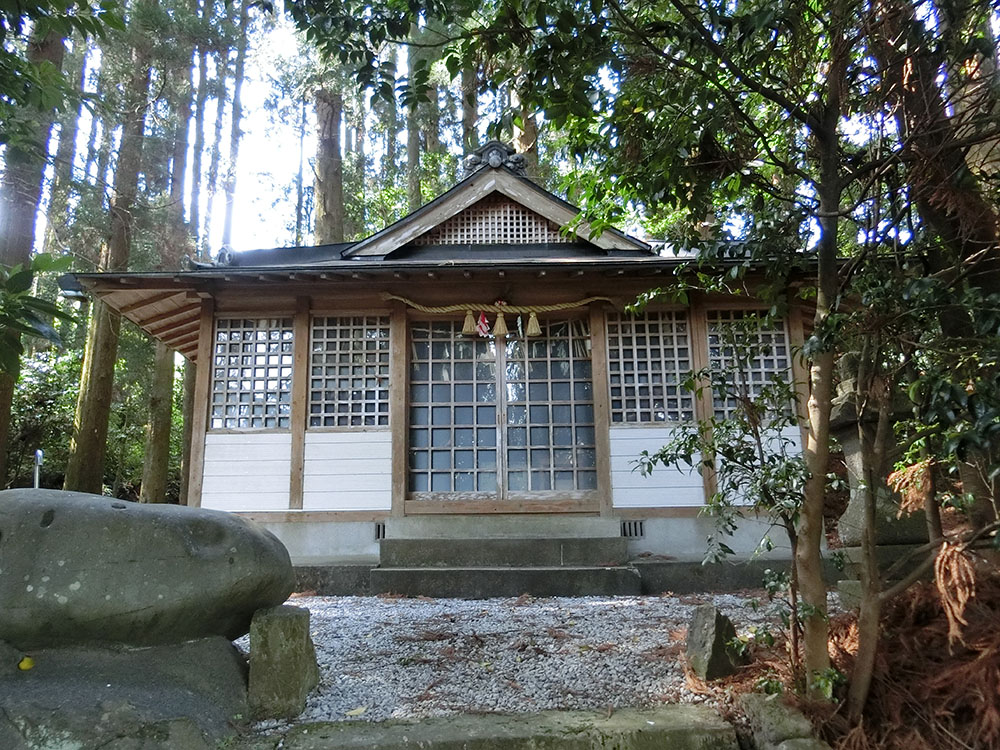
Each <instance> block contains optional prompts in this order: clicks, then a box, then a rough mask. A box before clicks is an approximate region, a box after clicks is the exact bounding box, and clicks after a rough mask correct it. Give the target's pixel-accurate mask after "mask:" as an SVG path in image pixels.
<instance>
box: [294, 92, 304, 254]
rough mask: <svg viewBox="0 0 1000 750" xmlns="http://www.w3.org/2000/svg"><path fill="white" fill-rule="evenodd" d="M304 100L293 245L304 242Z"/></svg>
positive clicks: (301, 106)
mask: <svg viewBox="0 0 1000 750" xmlns="http://www.w3.org/2000/svg"><path fill="white" fill-rule="evenodd" d="M305 169H306V100H305V97H303V99H302V102H301V104H300V108H299V170H298V172H296V174H295V244H296V245H302V244H303V243H304V242H305V229H304V228H305V209H306V206H305V192H306V185H305V181H306V178H305Z"/></svg>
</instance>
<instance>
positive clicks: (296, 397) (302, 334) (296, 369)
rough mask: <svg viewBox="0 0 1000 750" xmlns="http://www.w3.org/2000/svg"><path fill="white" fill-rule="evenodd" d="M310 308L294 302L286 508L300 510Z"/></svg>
mask: <svg viewBox="0 0 1000 750" xmlns="http://www.w3.org/2000/svg"><path fill="white" fill-rule="evenodd" d="M309 307H310V301H309V298H308V297H298V298H297V299H296V300H295V318H294V319H293V321H292V326H293V329H292V351H293V355H292V414H291V426H292V429H291V433H292V435H291V437H292V460H291V475H290V476H289V479H288V507H289V508H290V509H292V510H299V509H301V508H302V497H303V487H304V484H305V468H306V421H307V420H308V419H309V372H310V366H309V321H310V315H309Z"/></svg>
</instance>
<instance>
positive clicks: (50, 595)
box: [0, 489, 294, 649]
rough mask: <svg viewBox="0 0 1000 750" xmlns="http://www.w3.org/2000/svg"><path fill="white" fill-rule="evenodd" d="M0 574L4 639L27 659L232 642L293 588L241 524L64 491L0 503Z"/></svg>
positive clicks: (271, 552) (271, 553)
mask: <svg viewBox="0 0 1000 750" xmlns="http://www.w3.org/2000/svg"><path fill="white" fill-rule="evenodd" d="M0 570H2V575H0V601H2V602H3V603H4V606H3V607H2V608H0V639H4V640H7V641H9V642H10V643H11V644H12V645H14V646H17V647H18V648H23V649H31V648H36V647H47V646H56V645H64V644H66V645H68V644H81V643H95V642H104V643H123V644H129V645H153V644H162V643H180V642H182V641H186V640H190V639H193V638H202V637H207V636H212V635H222V636H225V637H226V638H228V639H230V640H232V639H233V638H237V637H239V636H241V635H243V634H244V633H246V632H247V630H248V629H249V627H250V618H251V617H252V616H253V613H254V612H255V611H256V610H258V609H260V608H262V607H269V606H274V605H276V604H280V603H282V602H283V601H285V599H286V598H287V596H288V594H290V593H291V591H292V588H293V587H294V575H293V572H292V565H291V561H290V560H289V557H288V551H287V550H286V549H285V548H284V546H283V545H282V544H281V542H280V541H278V539H277V538H276V537H275V536H274V535H272V534H271V533H269V532H268V531H266V530H264V529H263V528H261V527H259V526H257V525H256V524H254V523H252V522H250V521H247V520H245V519H243V518H240V517H238V516H234V515H231V514H229V513H222V512H219V511H212V510H203V509H200V508H187V507H182V506H176V505H158V504H154V505H145V504H139V503H127V502H122V501H120V500H115V499H114V498H109V497H101V496H98V495H88V494H85V493H81V492H59V491H57V490H33V489H21V490H7V491H5V492H0Z"/></svg>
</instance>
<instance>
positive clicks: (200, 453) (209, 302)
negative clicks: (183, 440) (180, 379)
mask: <svg viewBox="0 0 1000 750" xmlns="http://www.w3.org/2000/svg"><path fill="white" fill-rule="evenodd" d="M214 355H215V301H214V300H213V299H211V298H207V299H202V301H201V319H200V322H199V327H198V367H197V372H196V377H195V385H194V408H193V409H192V417H193V419H192V424H191V466H190V473H189V475H188V477H189V479H188V505H190V506H193V507H196V508H197V507H200V506H201V487H202V479H203V478H204V475H205V436H206V435H207V434H208V414H209V410H210V409H211V408H212V404H211V399H212V394H211V390H212V375H213V373H214V372H215V368H214V367H213V366H212V359H213V357H214Z"/></svg>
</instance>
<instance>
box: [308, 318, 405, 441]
mask: <svg viewBox="0 0 1000 750" xmlns="http://www.w3.org/2000/svg"><path fill="white" fill-rule="evenodd" d="M310 348H311V351H312V354H311V362H310V365H311V370H310V379H309V426H310V427H376V426H382V427H384V426H386V425H388V424H389V318H387V317H384V316H374V315H373V316H355V317H336V318H334V317H329V318H313V321H312V338H311V344H310Z"/></svg>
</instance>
